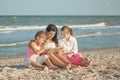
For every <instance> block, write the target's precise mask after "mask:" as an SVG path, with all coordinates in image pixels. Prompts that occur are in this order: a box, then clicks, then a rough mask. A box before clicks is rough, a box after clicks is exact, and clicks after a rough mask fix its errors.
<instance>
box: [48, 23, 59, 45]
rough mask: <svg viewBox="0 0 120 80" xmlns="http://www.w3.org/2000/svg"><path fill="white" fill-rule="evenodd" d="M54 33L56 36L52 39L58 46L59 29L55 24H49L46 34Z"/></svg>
mask: <svg viewBox="0 0 120 80" xmlns="http://www.w3.org/2000/svg"><path fill="white" fill-rule="evenodd" d="M50 31H54V32H55V36H54V37H53V38H52V41H54V42H55V43H56V44H58V40H57V27H56V26H55V25H54V24H49V25H48V26H47V28H46V32H50Z"/></svg>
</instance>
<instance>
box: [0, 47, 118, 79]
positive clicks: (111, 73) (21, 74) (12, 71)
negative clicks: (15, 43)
mask: <svg viewBox="0 0 120 80" xmlns="http://www.w3.org/2000/svg"><path fill="white" fill-rule="evenodd" d="M81 53H82V54H83V55H84V56H85V57H88V58H89V59H91V60H93V63H92V64H91V65H90V66H89V67H80V68H74V69H71V70H70V71H67V70H66V69H63V68H59V69H56V70H52V69H49V70H48V71H47V72H45V71H43V70H42V69H39V68H34V67H30V68H25V67H24V66H23V65H22V62H23V58H24V57H19V58H10V59H7V58H6V59H0V80H120V48H107V49H94V50H93V49H92V50H83V51H81Z"/></svg>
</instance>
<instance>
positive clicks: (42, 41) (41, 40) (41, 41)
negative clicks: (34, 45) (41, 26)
mask: <svg viewBox="0 0 120 80" xmlns="http://www.w3.org/2000/svg"><path fill="white" fill-rule="evenodd" d="M45 40H46V38H38V39H37V41H38V43H39V44H43V43H44V42H45Z"/></svg>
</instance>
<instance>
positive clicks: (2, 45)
mask: <svg viewBox="0 0 120 80" xmlns="http://www.w3.org/2000/svg"><path fill="white" fill-rule="evenodd" d="M26 43H28V41H24V42H15V43H10V44H0V47H8V46H15V45H19V44H26Z"/></svg>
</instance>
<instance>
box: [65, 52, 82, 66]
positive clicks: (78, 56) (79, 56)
mask: <svg viewBox="0 0 120 80" xmlns="http://www.w3.org/2000/svg"><path fill="white" fill-rule="evenodd" d="M64 56H65V57H66V58H67V59H68V60H69V61H70V62H71V63H72V64H75V65H77V66H82V64H81V62H82V60H83V58H84V57H83V55H82V54H81V53H77V54H74V55H73V56H72V57H70V58H69V57H68V56H67V54H64Z"/></svg>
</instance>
